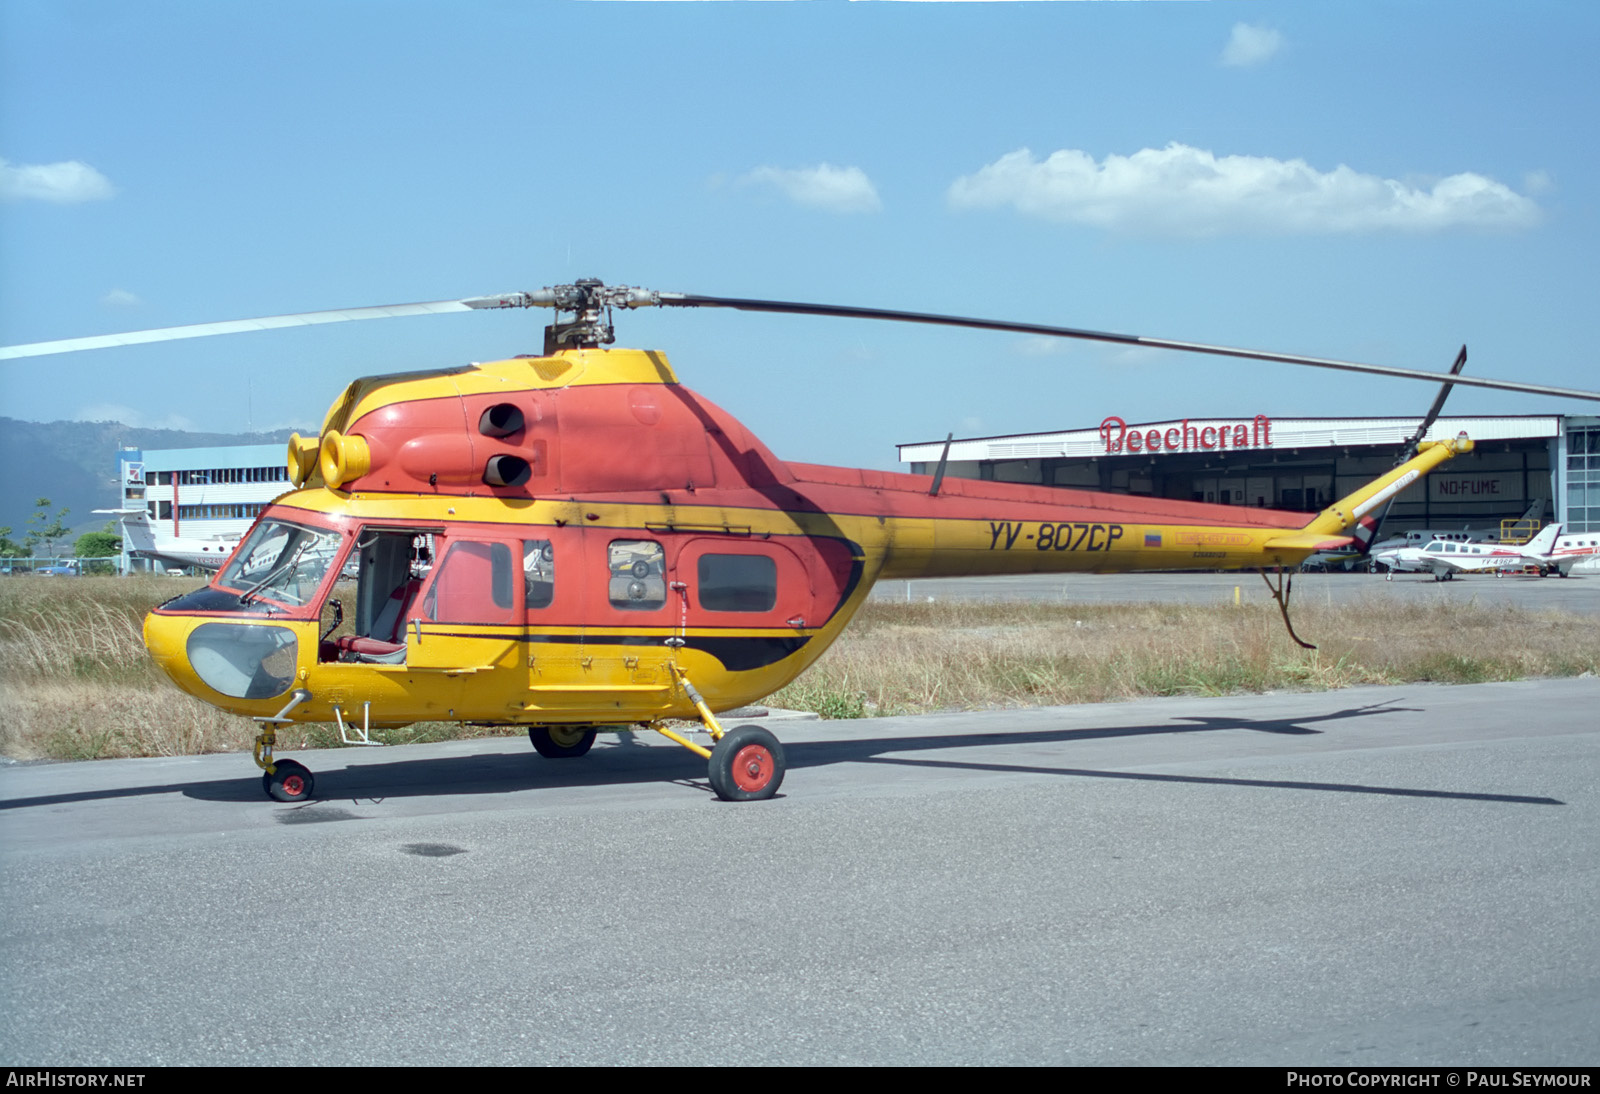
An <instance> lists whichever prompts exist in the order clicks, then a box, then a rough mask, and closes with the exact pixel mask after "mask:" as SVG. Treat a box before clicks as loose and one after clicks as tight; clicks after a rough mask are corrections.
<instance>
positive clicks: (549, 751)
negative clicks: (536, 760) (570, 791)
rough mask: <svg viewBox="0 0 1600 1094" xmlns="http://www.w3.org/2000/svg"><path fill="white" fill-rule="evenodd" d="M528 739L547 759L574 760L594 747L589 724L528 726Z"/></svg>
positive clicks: (592, 732) (536, 750)
mask: <svg viewBox="0 0 1600 1094" xmlns="http://www.w3.org/2000/svg"><path fill="white" fill-rule="evenodd" d="M528 740H530V741H532V742H533V749H534V751H535V752H537V753H538V754H539V755H541V756H543V757H544V758H545V759H547V760H574V759H577V758H578V757H579V756H582V755H583V754H584V753H586V752H588V751H589V749H591V748H593V747H594V730H593V729H592V728H590V727H589V726H529V727H528Z"/></svg>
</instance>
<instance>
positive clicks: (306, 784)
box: [261, 760, 316, 802]
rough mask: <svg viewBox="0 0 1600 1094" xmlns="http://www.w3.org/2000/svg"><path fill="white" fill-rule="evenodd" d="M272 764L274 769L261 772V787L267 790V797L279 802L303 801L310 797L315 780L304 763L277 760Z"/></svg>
mask: <svg viewBox="0 0 1600 1094" xmlns="http://www.w3.org/2000/svg"><path fill="white" fill-rule="evenodd" d="M272 766H273V767H274V769H275V770H272V771H264V772H262V774H261V789H263V790H265V791H266V792H267V797H269V798H271V799H272V800H273V801H279V802H303V801H306V800H307V799H308V798H310V797H311V790H312V788H313V787H314V786H315V785H316V780H315V779H314V778H312V776H311V769H310V768H308V767H306V765H305V764H300V763H295V762H294V761H293V760H279V761H277V762H276V763H274V764H273V765H272Z"/></svg>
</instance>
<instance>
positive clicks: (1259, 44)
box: [1222, 23, 1283, 68]
mask: <svg viewBox="0 0 1600 1094" xmlns="http://www.w3.org/2000/svg"><path fill="white" fill-rule="evenodd" d="M1282 48H1283V35H1281V34H1279V33H1278V32H1277V31H1275V30H1271V29H1269V28H1267V27H1253V26H1251V25H1250V24H1249V23H1235V24H1233V33H1232V34H1230V35H1229V36H1228V44H1227V45H1225V46H1223V47H1222V63H1223V64H1225V65H1228V66H1230V67H1232V68H1253V67H1255V66H1256V65H1259V64H1261V63H1262V62H1263V61H1266V60H1267V59H1268V58H1270V57H1271V56H1272V55H1273V54H1275V53H1277V52H1278V50H1280V49H1282Z"/></svg>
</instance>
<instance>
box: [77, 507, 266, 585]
mask: <svg viewBox="0 0 1600 1094" xmlns="http://www.w3.org/2000/svg"><path fill="white" fill-rule="evenodd" d="M95 512H96V513H102V514H106V515H109V516H115V517H116V518H117V523H118V524H119V525H120V527H121V529H122V542H123V544H124V545H125V546H126V547H127V549H128V555H129V557H130V558H148V559H154V560H156V561H158V562H165V563H169V564H172V565H176V566H199V567H201V568H202V569H206V570H216V569H219V568H221V566H222V564H223V563H224V562H226V561H228V556H229V555H231V554H233V549H234V548H235V547H237V546H239V540H240V538H242V537H241V536H240V535H215V536H169V535H163V534H162V533H160V532H157V531H156V530H155V528H154V527H153V526H152V525H151V523H150V514H149V513H148V512H146V511H145V510H143V509H96V510H95Z"/></svg>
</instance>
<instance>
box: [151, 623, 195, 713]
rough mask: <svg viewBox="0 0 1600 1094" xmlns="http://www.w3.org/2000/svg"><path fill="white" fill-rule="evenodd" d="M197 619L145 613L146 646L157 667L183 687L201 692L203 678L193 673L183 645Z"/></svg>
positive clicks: (192, 693)
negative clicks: (200, 685) (201, 679)
mask: <svg viewBox="0 0 1600 1094" xmlns="http://www.w3.org/2000/svg"><path fill="white" fill-rule="evenodd" d="M194 622H195V621H194V620H193V619H190V618H186V617H183V616H171V615H157V614H156V613H155V612H151V613H150V614H148V615H146V616H145V617H144V648H145V649H147V650H149V651H150V659H151V660H153V661H154V662H155V663H156V665H157V667H158V668H160V669H161V671H162V672H164V673H166V674H167V676H168V677H169V678H170V679H171V680H172V682H173V683H174V684H177V685H178V686H179V687H180V688H182V689H183V690H184V691H187V692H188V693H189V694H191V695H199V694H201V692H200V690H199V684H200V680H199V678H198V677H197V676H195V674H194V670H193V668H192V667H191V666H190V664H189V659H188V657H186V656H185V652H184V646H185V644H186V640H187V639H188V637H189V634H190V633H191V632H192V631H193V630H194Z"/></svg>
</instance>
